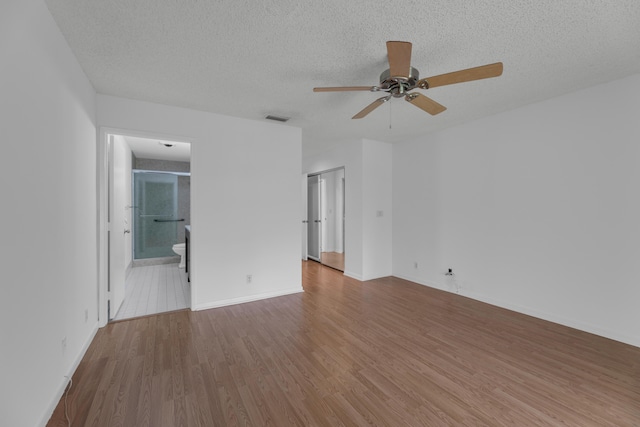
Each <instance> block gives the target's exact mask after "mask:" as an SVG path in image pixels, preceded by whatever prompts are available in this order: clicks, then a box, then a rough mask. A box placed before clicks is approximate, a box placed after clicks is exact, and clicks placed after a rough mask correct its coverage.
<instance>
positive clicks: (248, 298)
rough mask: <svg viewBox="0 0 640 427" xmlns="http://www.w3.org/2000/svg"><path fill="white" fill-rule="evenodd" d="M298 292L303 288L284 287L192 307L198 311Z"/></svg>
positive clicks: (302, 290)
mask: <svg viewBox="0 0 640 427" xmlns="http://www.w3.org/2000/svg"><path fill="white" fill-rule="evenodd" d="M300 292H304V289H302V286H300V287H299V288H294V289H285V290H282V291H276V292H265V293H263V294H254V295H249V296H246V297H239V298H229V299H225V300H220V301H213V302H209V303H204V304H198V305H196V306H195V307H194V308H193V310H194V311H199V310H208V309H210V308H219V307H226V306H228V305H235V304H243V303H245V302H252V301H259V300H263V299H267V298H275V297H281V296H284V295H291V294H297V293H300Z"/></svg>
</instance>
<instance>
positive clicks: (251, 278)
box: [247, 274, 253, 284]
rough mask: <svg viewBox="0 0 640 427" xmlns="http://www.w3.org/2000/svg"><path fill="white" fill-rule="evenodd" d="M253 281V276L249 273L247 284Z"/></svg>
mask: <svg viewBox="0 0 640 427" xmlns="http://www.w3.org/2000/svg"><path fill="white" fill-rule="evenodd" d="M252 281H253V276H252V275H251V274H247V284H249V283H251V282H252Z"/></svg>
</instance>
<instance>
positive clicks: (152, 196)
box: [133, 171, 184, 259]
mask: <svg viewBox="0 0 640 427" xmlns="http://www.w3.org/2000/svg"><path fill="white" fill-rule="evenodd" d="M133 198H134V207H135V208H136V209H135V212H134V215H133V241H134V244H133V254H134V259H145V258H162V257H170V256H174V255H175V253H174V252H173V250H172V246H173V245H174V244H176V243H177V237H178V226H184V219H181V218H178V176H177V175H175V174H171V173H162V172H146V171H134V172H133Z"/></svg>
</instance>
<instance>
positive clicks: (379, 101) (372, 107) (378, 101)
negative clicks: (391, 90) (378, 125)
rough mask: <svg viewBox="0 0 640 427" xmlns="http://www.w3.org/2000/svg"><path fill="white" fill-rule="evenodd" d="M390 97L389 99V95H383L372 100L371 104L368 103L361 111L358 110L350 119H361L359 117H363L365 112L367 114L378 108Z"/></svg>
mask: <svg viewBox="0 0 640 427" xmlns="http://www.w3.org/2000/svg"><path fill="white" fill-rule="evenodd" d="M390 99H391V95H389V96H383V97H382V98H378V99H376V100H375V101H373V102H372V103H371V104H369V105H367V106H366V107H364V109H363V110H362V111H360V112H359V113H358V114H356V115H355V116H353V117H351V118H352V119H361V118H363V117H365V116H366V115H367V114H369V113H370V112H372V111H373V110H375V109H376V108H378V107H379V106H381V105H382V104H384V103H385V102H387V101H388V100H390Z"/></svg>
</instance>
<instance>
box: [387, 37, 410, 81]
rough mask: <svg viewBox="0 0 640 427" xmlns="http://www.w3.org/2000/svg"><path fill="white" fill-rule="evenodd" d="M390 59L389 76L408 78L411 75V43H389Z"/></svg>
mask: <svg viewBox="0 0 640 427" xmlns="http://www.w3.org/2000/svg"><path fill="white" fill-rule="evenodd" d="M387 56H388V57H389V75H390V76H391V77H392V78H393V77H405V78H408V77H409V76H410V75H411V43H409V42H394V41H389V42H387Z"/></svg>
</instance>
